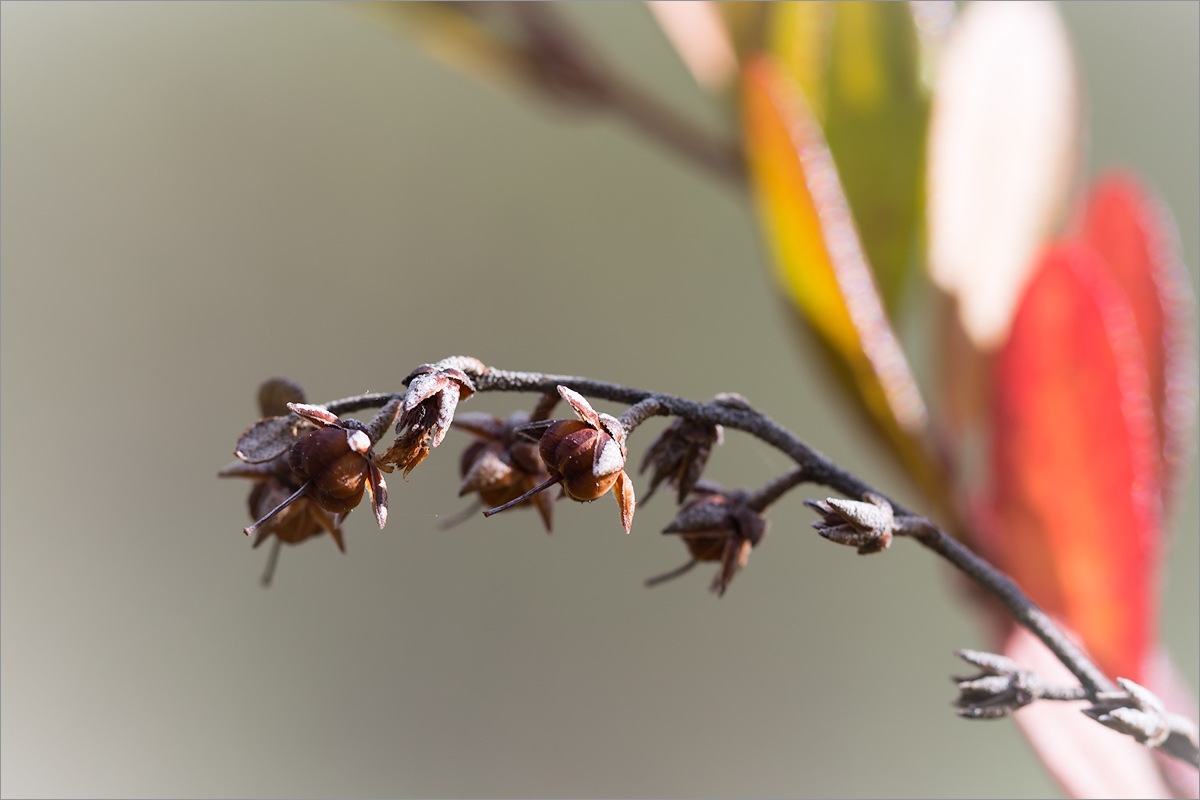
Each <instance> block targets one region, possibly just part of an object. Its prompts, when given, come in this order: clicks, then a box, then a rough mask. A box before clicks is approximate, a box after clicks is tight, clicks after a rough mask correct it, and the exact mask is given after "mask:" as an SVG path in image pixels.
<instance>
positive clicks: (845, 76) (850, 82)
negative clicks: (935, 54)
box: [825, 2, 929, 309]
mask: <svg viewBox="0 0 1200 800" xmlns="http://www.w3.org/2000/svg"><path fill="white" fill-rule="evenodd" d="M919 54H920V48H919V45H918V40H917V31H916V25H915V24H914V22H913V16H912V12H911V10H910V6H909V4H908V3H877V2H847V3H838V5H837V14H836V15H835V16H834V24H833V42H832V48H831V52H830V61H829V72H828V78H827V81H828V82H827V89H826V101H825V104H826V112H825V138H826V140H827V141H828V142H829V149H830V150H831V151H832V153H833V160H834V162H835V163H836V164H837V167H838V174H839V175H840V176H841V179H842V187H843V188H844V189H845V191H846V198H847V199H848V200H849V201H850V208H851V210H852V211H853V212H854V219H855V222H857V223H858V230H859V233H860V235H861V236H862V241H863V247H864V248H865V249H866V253H867V262H868V263H869V264H870V265H871V267H872V270H873V272H874V274H875V281H876V282H877V283H878V284H879V289H880V292H881V293H882V294H883V299H884V303H885V304H886V305H887V306H888V308H890V309H895V308H896V307H897V302H898V300H899V299H900V298H901V296H902V292H903V289H904V285H905V282H906V279H907V277H908V276H909V275H910V274H911V272H912V266H913V264H914V263H915V262H916V259H917V254H918V250H919V248H918V242H919V239H920V234H921V221H922V217H921V215H922V206H923V192H922V189H923V185H924V168H925V128H926V122H927V120H928V117H929V99H928V95H927V93H926V91H925V87H924V86H923V85H922V83H921V77H920V58H919Z"/></svg>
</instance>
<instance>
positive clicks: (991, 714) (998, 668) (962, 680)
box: [954, 650, 1045, 719]
mask: <svg viewBox="0 0 1200 800" xmlns="http://www.w3.org/2000/svg"><path fill="white" fill-rule="evenodd" d="M957 655H958V657H959V658H961V659H962V660H963V661H966V662H967V663H968V664H972V665H974V666H976V667H978V668H979V670H980V672H979V674H978V675H969V676H960V677H957V678H954V682H955V683H957V684H958V691H959V695H958V699H956V700H955V701H954V705H955V706H957V707H958V715H959V716H960V717H967V718H968V719H997V718H999V717H1006V716H1008V715H1009V714H1011V713H1013V712H1014V711H1016V710H1017V709H1018V708H1022V707H1024V706H1027V705H1029V704H1030V703H1032V702H1033V701H1034V700H1037V699H1038V698H1039V697H1041V696H1042V695H1043V694H1044V692H1045V686H1044V684H1043V683H1042V680H1041V678H1039V677H1038V676H1037V675H1036V674H1035V673H1033V672H1030V671H1029V670H1024V669H1021V667H1020V666H1019V665H1018V664H1017V662H1015V661H1013V660H1012V659H1011V658H1007V657H1005V656H1001V655H996V654H994V653H981V652H977V651H975V650H959V651H958V653H957Z"/></svg>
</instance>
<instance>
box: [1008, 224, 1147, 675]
mask: <svg viewBox="0 0 1200 800" xmlns="http://www.w3.org/2000/svg"><path fill="white" fill-rule="evenodd" d="M1148 386H1149V383H1148V380H1147V373H1146V360H1145V356H1144V354H1143V351H1142V346H1141V339H1140V337H1139V335H1138V332H1137V326H1136V323H1135V320H1134V314H1133V311H1132V310H1131V308H1130V304H1129V302H1128V300H1126V298H1125V296H1124V294H1123V293H1122V291H1121V288H1120V286H1119V285H1118V283H1117V282H1116V280H1115V279H1114V278H1113V277H1112V276H1111V275H1110V274H1109V271H1108V268H1107V266H1106V265H1105V263H1104V261H1103V259H1102V258H1101V257H1100V256H1099V255H1098V254H1097V253H1096V252H1095V251H1094V250H1093V249H1092V248H1091V247H1089V246H1088V245H1087V244H1084V243H1073V244H1065V245H1059V246H1056V247H1054V248H1052V249H1051V250H1050V251H1048V252H1047V253H1045V254H1044V255H1043V256H1042V258H1041V259H1040V260H1039V262H1038V264H1037V265H1036V266H1035V272H1034V277H1033V279H1032V281H1031V282H1030V284H1029V285H1028V287H1027V289H1026V290H1025V292H1024V294H1023V296H1022V298H1021V300H1020V302H1019V304H1018V306H1017V311H1016V314H1015V316H1014V318H1013V324H1012V329H1011V335H1010V337H1009V338H1008V340H1007V342H1006V343H1005V344H1004V345H1003V347H1002V348H1001V350H1000V351H999V352H998V353H997V356H996V361H995V373H994V387H995V396H994V404H993V418H992V431H991V433H992V436H991V438H992V444H991V448H992V471H993V474H992V483H991V487H992V500H993V504H994V505H993V510H994V513H995V515H996V522H997V523H998V524H997V527H996V530H995V531H994V532H993V536H994V537H995V538H994V540H992V541H991V542H990V543H989V544H990V545H991V547H992V549H993V555H994V556H995V557H997V558H998V559H999V560H1000V561H1001V563H1002V566H1003V568H1004V569H1006V570H1007V571H1008V572H1009V573H1010V574H1011V575H1012V576H1013V578H1014V579H1016V581H1017V583H1018V584H1020V585H1021V586H1023V587H1024V588H1025V590H1026V591H1027V592H1028V593H1029V594H1030V596H1031V597H1032V598H1033V600H1034V601H1035V602H1037V603H1038V604H1039V605H1041V606H1042V607H1043V608H1045V609H1047V610H1048V611H1050V612H1051V613H1054V614H1058V615H1060V616H1061V617H1062V618H1063V619H1064V620H1065V621H1066V623H1067V624H1068V626H1069V627H1071V628H1072V629H1074V630H1075V631H1076V632H1078V634H1079V635H1080V636H1081V637H1082V638H1083V641H1084V643H1085V645H1086V646H1087V648H1088V650H1089V651H1090V652H1091V653H1092V655H1093V656H1094V657H1095V658H1096V659H1097V661H1098V662H1099V664H1100V666H1101V668H1102V669H1104V670H1105V671H1106V672H1107V673H1108V674H1109V675H1112V676H1124V677H1129V678H1131V679H1133V680H1135V681H1137V680H1139V679H1140V677H1141V673H1142V670H1143V666H1144V664H1145V663H1146V655H1147V653H1148V651H1149V649H1150V647H1151V646H1152V645H1153V643H1154V641H1155V640H1156V636H1157V589H1156V585H1155V584H1156V575H1157V567H1158V555H1159V534H1160V525H1161V522H1160V516H1161V512H1160V501H1159V498H1160V491H1159V487H1160V480H1159V459H1158V456H1157V450H1156V439H1155V431H1154V418H1153V414H1152V413H1151V410H1150V404H1149V402H1147V394H1148Z"/></svg>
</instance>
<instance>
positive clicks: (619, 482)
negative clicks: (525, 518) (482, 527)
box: [484, 386, 635, 533]
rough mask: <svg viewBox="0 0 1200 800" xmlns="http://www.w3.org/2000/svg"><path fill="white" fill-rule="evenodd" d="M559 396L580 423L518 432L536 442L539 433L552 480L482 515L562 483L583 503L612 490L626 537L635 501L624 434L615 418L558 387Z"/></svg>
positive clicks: (568, 421) (551, 424) (544, 425)
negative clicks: (626, 458)
mask: <svg viewBox="0 0 1200 800" xmlns="http://www.w3.org/2000/svg"><path fill="white" fill-rule="evenodd" d="M558 393H559V395H561V396H562V398H563V399H564V400H566V401H567V403H568V404H570V406H571V408H572V409H574V411H575V413H576V414H577V415H578V416H579V419H577V420H576V419H566V420H559V421H557V422H550V421H539V422H534V423H530V424H529V425H525V426H522V427H521V432H522V435H525V436H530V437H534V436H536V435H537V434H538V433H540V436H538V437H537V440H538V452H539V453H540V454H541V457H542V461H543V462H545V464H546V469H547V470H548V471H549V473H550V478H549V479H548V480H546V481H545V482H543V483H542V484H541V485H539V486H537V487H535V488H533V489H531V490H530V491H528V492H526V493H525V494H524V495H522V496H521V497H519V498H517V499H515V500H512V501H509V502H508V503H505V504H504V505H502V506H499V507H497V508H492V509H489V510H488V511H485V512H484V515H485V516H491V515H492V514H496V513H498V512H500V511H503V510H504V509H505V508H508V507H510V506H513V505H517V504H518V503H520V502H524V501H525V500H526V499H528V498H529V497H532V496H533V495H534V494H536V493H538V492H541V491H544V490H546V489H548V488H550V487H551V486H553V485H554V484H555V483H562V485H563V493H564V494H566V496H567V497H569V498H571V499H572V500H578V501H580V502H584V503H586V502H588V501H590V500H595V499H597V498H598V497H601V496H602V495H604V494H605V493H606V492H607V491H608V490H609V489H612V488H614V487H616V491H615V492H614V493H613V496H614V497H615V498H616V500H617V506H618V508H619V509H620V511H621V525H622V526H623V527H624V528H625V532H626V533H629V529H630V527H631V526H632V525H633V510H634V506H635V500H634V496H633V482H632V481H631V480H630V479H629V476H628V475H627V474H625V457H626V452H625V429H624V428H622V427H621V423H620V421H619V420H617V419H616V418H615V417H611V416H609V415H608V414H597V413H596V410H595V409H593V408H592V406H591V404H590V403H588V401H587V400H586V399H585V398H584V397H583V395H581V394H579V393H578V392H574V391H572V390H571V389H568V388H567V387H566V386H559V387H558Z"/></svg>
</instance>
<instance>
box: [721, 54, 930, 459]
mask: <svg viewBox="0 0 1200 800" xmlns="http://www.w3.org/2000/svg"><path fill="white" fill-rule="evenodd" d="M742 113H743V123H744V130H745V137H746V152H747V155H748V158H749V163H750V174H751V183H752V185H753V188H754V192H755V196H756V199H757V201H758V209H759V218H760V220H761V222H762V226H763V228H764V232H765V234H766V238H767V240H768V242H769V244H770V246H771V251H772V257H773V258H772V261H773V263H774V266H775V273H776V276H777V277H778V280H779V283H780V285H781V287H782V288H783V290H784V291H785V292H786V294H787V295H788V297H789V299H790V300H791V302H792V303H793V304H794V306H795V307H796V308H797V309H798V310H799V311H800V312H801V313H802V314H803V315H804V316H805V317H806V318H807V320H808V321H809V323H811V325H812V327H813V329H814V330H815V331H816V333H817V334H818V336H820V338H821V339H822V340H823V342H824V343H825V344H826V345H828V347H829V348H830V350H831V351H832V352H833V353H834V355H835V357H836V358H837V359H838V361H839V362H840V364H841V365H842V366H844V367H845V368H846V370H847V372H849V374H850V376H851V380H852V381H853V384H854V389H855V391H856V394H857V396H858V397H859V399H861V400H862V402H863V403H864V405H865V406H866V408H867V410H868V411H869V412H870V414H871V416H872V417H873V418H874V420H875V421H876V422H877V423H878V424H879V426H880V427H881V428H882V430H883V431H884V432H885V434H886V435H887V437H888V440H889V441H890V442H891V444H892V445H893V446H894V447H895V449H896V452H897V453H898V454H899V455H900V456H901V458H902V459H904V460H905V462H906V463H907V464H908V466H909V467H910V468H911V469H912V470H913V472H914V473H915V474H917V476H918V480H921V479H922V478H928V474H923V473H925V470H926V469H927V466H926V463H925V461H924V460H923V459H924V457H923V451H922V449H921V436H922V435H923V433H924V428H925V422H926V416H925V406H924V403H923V401H922V400H921V395H920V392H919V390H918V389H917V385H916V381H915V380H914V378H913V375H912V372H911V371H910V369H909V366H908V362H907V361H906V360H905V357H904V352H903V351H902V350H901V349H900V345H899V343H898V342H897V341H896V337H895V335H894V333H893V332H892V328H891V325H890V324H889V323H888V319H887V315H886V314H885V312H884V309H883V304H882V302H881V301H880V298H879V292H878V290H877V288H876V285H875V281H874V280H873V278H872V276H871V270H870V268H869V267H868V266H867V262H866V258H865V257H864V255H863V248H862V244H861V242H860V241H859V237H858V232H857V230H856V229H855V226H854V220H853V218H852V217H851V214H850V208H849V205H848V204H847V202H846V197H845V194H844V193H843V191H842V186H841V182H840V181H839V179H838V172H837V168H836V167H835V166H834V163H833V158H832V157H831V156H830V153H829V149H828V148H827V147H826V146H825V142H824V139H823V137H822V136H821V130H820V128H819V126H818V125H817V123H816V121H815V120H814V119H813V117H812V115H811V113H810V112H809V110H808V107H807V105H806V104H805V100H804V96H803V94H802V92H801V89H800V87H799V85H798V84H796V83H795V81H793V80H792V79H791V78H789V77H788V76H787V75H786V74H785V72H784V71H783V70H782V68H780V67H779V66H778V64H777V63H776V62H775V61H773V60H771V59H769V58H766V57H763V58H759V59H756V60H755V61H753V62H752V63H751V64H750V65H749V66H747V67H746V69H745V70H744V72H743V84H742Z"/></svg>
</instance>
